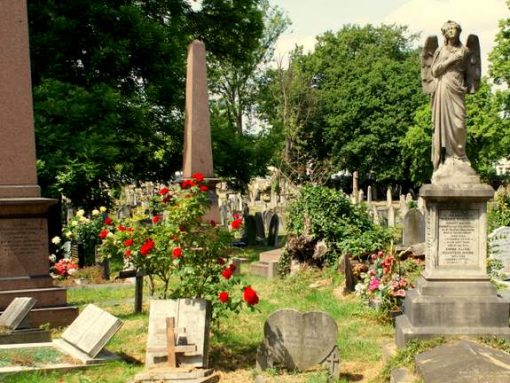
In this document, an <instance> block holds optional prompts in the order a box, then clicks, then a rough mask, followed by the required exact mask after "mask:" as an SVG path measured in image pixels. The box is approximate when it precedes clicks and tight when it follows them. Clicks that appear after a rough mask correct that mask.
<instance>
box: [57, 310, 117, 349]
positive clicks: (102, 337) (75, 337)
mask: <svg viewBox="0 0 510 383" xmlns="http://www.w3.org/2000/svg"><path fill="white" fill-rule="evenodd" d="M121 326H122V321H121V320H120V319H118V318H116V317H114V316H113V315H112V314H110V313H108V312H106V311H104V310H102V309H100V308H99V307H97V306H95V305H92V304H90V305H87V307H85V309H84V310H83V311H82V312H81V313H80V315H79V316H78V318H76V319H75V320H74V322H73V323H71V325H70V326H69V327H68V328H67V329H66V330H65V331H64V333H63V334H62V339H63V340H64V341H66V342H67V343H68V344H70V345H71V346H74V347H76V348H77V349H78V350H80V351H83V352H84V353H85V354H87V355H88V356H90V357H91V358H95V357H96V356H97V355H98V354H99V352H100V351H101V350H102V349H103V347H104V346H105V345H106V343H108V341H109V340H110V339H111V337H112V336H113V335H115V333H116V332H117V331H118V330H119V329H120V327H121Z"/></svg>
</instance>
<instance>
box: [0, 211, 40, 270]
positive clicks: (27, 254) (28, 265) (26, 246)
mask: <svg viewBox="0 0 510 383" xmlns="http://www.w3.org/2000/svg"><path fill="white" fill-rule="evenodd" d="M48 266H49V265H48V238H47V228H46V220H45V219H43V218H24V219H0V277H2V276H19V275H31V274H46V273H48Z"/></svg>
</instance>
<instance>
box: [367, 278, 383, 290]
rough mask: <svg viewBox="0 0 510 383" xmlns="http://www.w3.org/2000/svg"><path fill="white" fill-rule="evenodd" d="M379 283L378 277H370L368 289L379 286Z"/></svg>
mask: <svg viewBox="0 0 510 383" xmlns="http://www.w3.org/2000/svg"><path fill="white" fill-rule="evenodd" d="M380 284H381V281H380V280H379V279H377V278H376V277H372V278H371V279H370V282H369V284H368V291H374V290H377V289H378V288H379V285H380Z"/></svg>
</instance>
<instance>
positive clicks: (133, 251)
mask: <svg viewBox="0 0 510 383" xmlns="http://www.w3.org/2000/svg"><path fill="white" fill-rule="evenodd" d="M208 190H209V189H208V186H207V185H206V183H205V182H204V176H203V175H202V174H200V173H196V174H194V175H193V177H192V178H191V179H187V180H184V181H182V182H181V183H179V184H175V185H170V186H168V187H163V188H161V189H160V190H159V193H158V194H157V195H155V196H153V197H152V199H151V200H150V203H149V208H143V207H139V208H137V209H135V210H134V214H133V216H132V217H131V218H127V219H124V220H121V221H118V222H115V221H114V220H111V221H108V222H107V221H106V220H105V221H104V222H103V227H102V228H101V230H100V231H99V234H98V237H99V238H100V240H101V247H100V252H101V257H103V258H111V257H115V256H118V257H123V258H124V259H125V261H126V262H128V263H130V264H131V265H132V266H133V268H135V269H136V270H141V271H143V272H144V273H145V274H146V275H148V276H149V277H150V278H155V280H156V282H157V283H155V284H154V286H156V288H157V292H158V293H159V295H160V296H161V297H162V298H168V297H169V298H203V299H207V300H210V301H211V302H212V305H213V318H214V317H215V316H218V315H221V314H222V313H223V312H225V311H227V310H230V311H238V310H240V308H241V307H242V305H244V304H246V305H248V306H249V307H252V308H253V306H254V305H256V304H257V303H258V300H259V298H258V296H257V293H256V292H255V291H254V290H253V289H252V288H251V287H250V286H241V289H239V290H238V293H236V291H235V289H234V287H235V286H238V285H240V281H239V280H238V279H237V278H234V271H235V267H236V266H235V264H234V263H232V261H231V259H230V254H231V252H232V250H233V248H232V247H231V246H230V244H231V243H232V241H233V238H234V233H235V232H236V230H239V229H240V228H241V227H242V219H241V218H240V217H233V220H232V222H231V224H230V227H229V229H226V228H223V227H220V226H219V225H217V224H216V222H214V221H206V220H204V219H203V216H204V213H205V212H206V210H207V208H208V206H209V198H208V193H207V192H208Z"/></svg>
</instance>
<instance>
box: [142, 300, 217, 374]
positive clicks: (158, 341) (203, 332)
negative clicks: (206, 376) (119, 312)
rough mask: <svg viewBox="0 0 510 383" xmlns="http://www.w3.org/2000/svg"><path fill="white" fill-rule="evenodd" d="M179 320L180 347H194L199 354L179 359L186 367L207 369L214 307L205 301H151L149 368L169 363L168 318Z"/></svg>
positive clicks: (176, 324) (147, 364) (177, 322)
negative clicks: (210, 324)
mask: <svg viewBox="0 0 510 383" xmlns="http://www.w3.org/2000/svg"><path fill="white" fill-rule="evenodd" d="M169 317H173V318H175V327H176V328H177V329H183V331H184V332H183V333H180V334H178V335H177V341H176V344H177V345H185V344H191V345H195V346H196V351H195V352H192V353H184V354H178V355H177V362H178V363H180V365H182V366H194V367H207V365H208V353H209V322H210V318H211V305H210V302H207V301H205V300H203V299H168V300H151V301H150V315H149V334H148V336H147V352H146V357H145V365H146V367H152V366H155V365H158V364H160V363H164V362H166V361H167V355H168V354H167V341H166V318H169Z"/></svg>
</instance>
